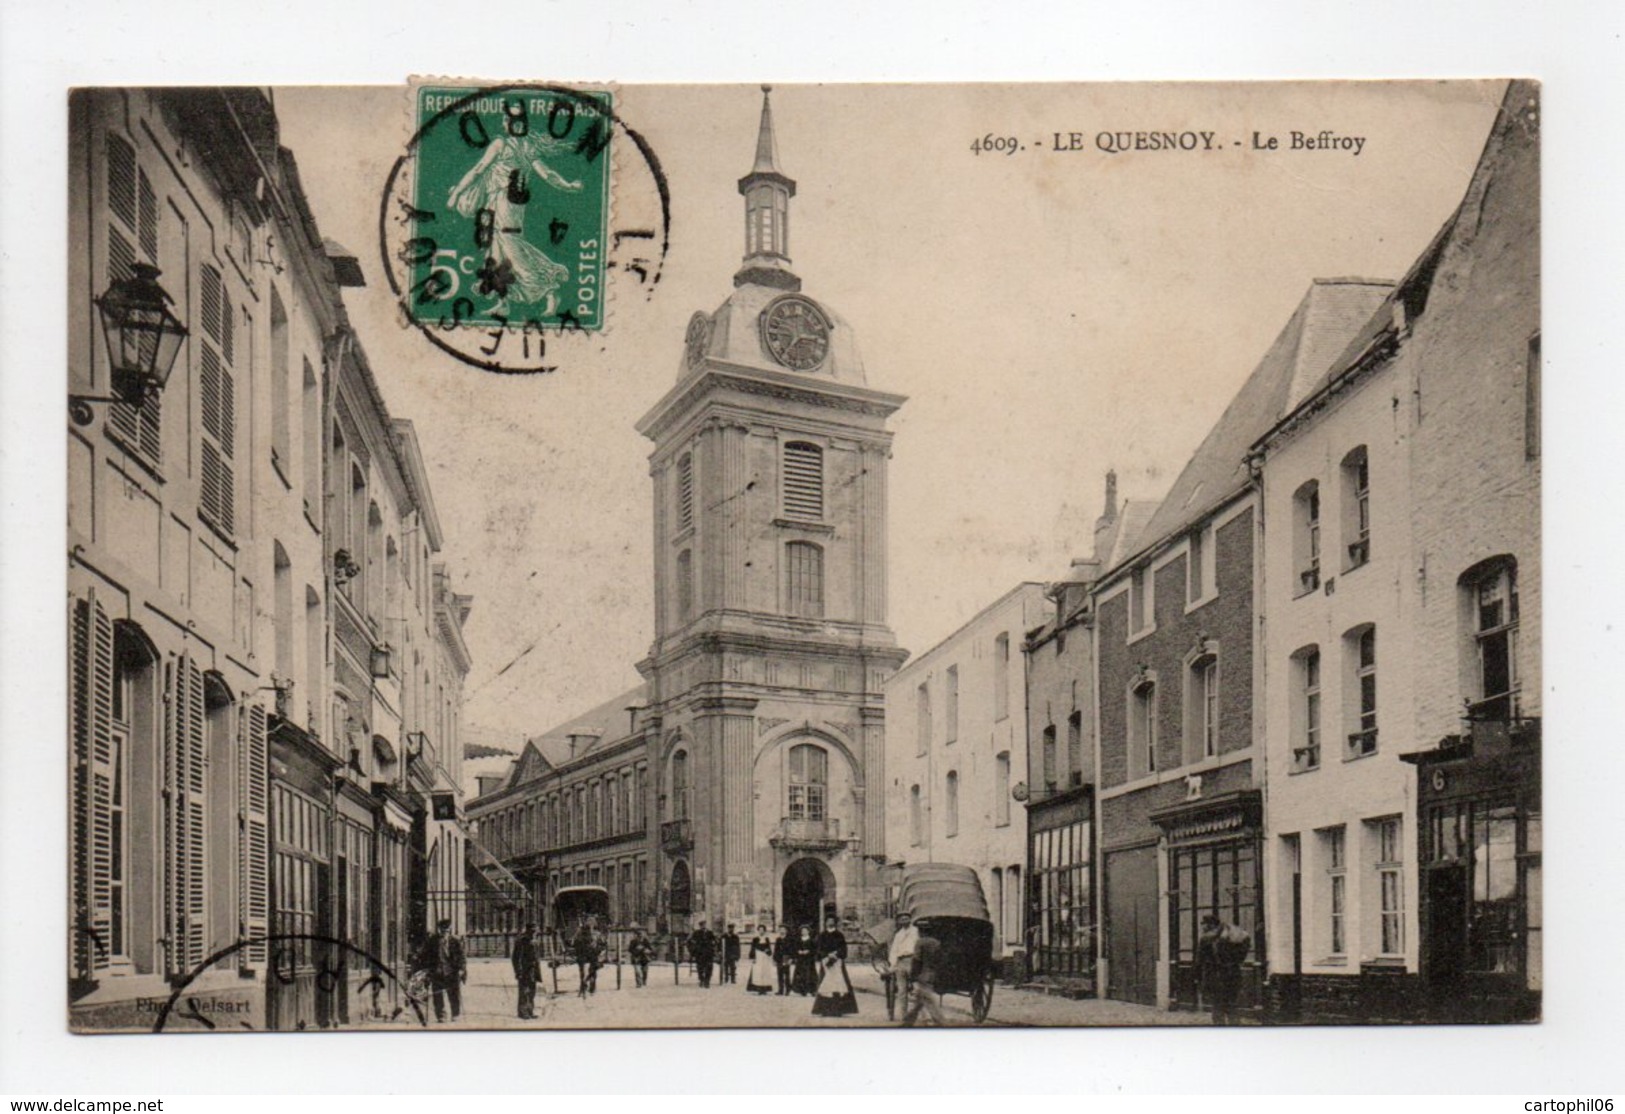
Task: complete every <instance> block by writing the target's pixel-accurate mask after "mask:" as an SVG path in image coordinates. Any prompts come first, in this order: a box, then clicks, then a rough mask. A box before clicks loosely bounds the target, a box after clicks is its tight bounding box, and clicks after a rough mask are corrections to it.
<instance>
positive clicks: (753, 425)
mask: <svg viewBox="0 0 1625 1114" xmlns="http://www.w3.org/2000/svg"><path fill="white" fill-rule="evenodd" d="M68 107H69V122H70V133H69V182H68V198H69V206H68V214H69V217H68V225H69V226H68V233H69V237H68V253H69V267H68V276H69V286H68V292H67V293H68V329H69V335H68V356H69V364H68V375H67V379H68V383H67V390H68V392H69V397H68V407H67V417H68V420H67V422H66V423H65V424H66V430H67V442H68V505H67V508H66V510H67V516H68V527H69V537H68V542H69V547H70V548H69V552H68V554H67V570H68V571H67V578H68V600H67V616H66V618H67V630H68V635H69V638H68V642H69V652H70V660H69V662H68V674H67V676H68V693H69V708H68V736H67V738H66V739H65V740H64V742H65V756H66V762H65V764H64V767H63V768H64V770H65V772H66V775H67V776H66V780H65V791H66V792H67V794H68V800H69V802H70V830H69V832H68V833H67V836H68V841H67V856H66V861H65V868H66V870H67V872H68V877H69V883H70V884H69V908H68V909H67V911H66V918H65V923H66V935H65V939H64V945H65V947H64V953H63V961H64V963H65V964H66V968H67V1005H68V1019H69V1025H70V1027H71V1028H72V1029H73V1030H74V1031H76V1032H84V1033H109V1032H151V1031H181V1030H184V1031H214V1032H245V1031H287V1030H324V1029H347V1030H402V1031H406V1030H421V1029H426V1028H427V1029H435V1028H463V1029H543V1030H545V1029H619V1028H705V1027H735V1028H744V1027H816V1026H865V1027H870V1028H885V1027H917V1026H968V1027H974V1026H1010V1025H1019V1026H1031V1025H1037V1026H1091V1025H1114V1026H1121V1025H1143V1026H1159V1025H1186V1026H1205V1025H1246V1026H1273V1025H1302V1024H1346V1023H1391V1024H1430V1023H1431V1024H1438V1023H1459V1022H1495V1023H1512V1022H1528V1021H1536V1020H1539V1018H1540V1016H1541V970H1542V968H1541V948H1542V928H1543V920H1542V915H1541V910H1542V901H1541V879H1542V873H1541V865H1542V857H1541V854H1542V848H1541V699H1542V692H1541V649H1542V647H1541V637H1540V636H1541V614H1542V612H1541V548H1540V542H1541V510H1540V479H1541V436H1540V431H1541V408H1540V398H1541V392H1540V370H1541V352H1540V274H1539V253H1540V221H1539V177H1540V171H1539V152H1540V142H1539V137H1540V119H1539V90H1538V87H1537V86H1536V85H1535V84H1534V83H1532V82H1528V81H1517V80H1514V81H1507V80H1494V81H1489V80H1486V81H1447V82H1297V83H1222V84H1197V83H1190V84H1178V85H1174V84H1131V83H1121V84H1077V85H1064V84H1054V85H1046V84H1011V85H994V84H988V85H951V84H943V85H820V86H795V85H788V86H776V87H770V86H754V85H691V86H653V85H624V86H620V85H612V84H594V85H582V84H575V83H571V82H569V81H554V80H549V79H534V80H514V81H501V80H496V79H493V80H491V81H488V82H480V81H474V80H467V79H443V78H422V79H415V80H413V81H412V82H410V83H408V84H406V85H402V86H399V87H390V88H385V87H339V86H334V87H289V88H261V87H232V88H204V87H189V88H86V89H78V90H75V91H74V92H73V93H72V94H71V96H70V98H69V105H68ZM741 217H742V218H743V220H742V221H741Z"/></svg>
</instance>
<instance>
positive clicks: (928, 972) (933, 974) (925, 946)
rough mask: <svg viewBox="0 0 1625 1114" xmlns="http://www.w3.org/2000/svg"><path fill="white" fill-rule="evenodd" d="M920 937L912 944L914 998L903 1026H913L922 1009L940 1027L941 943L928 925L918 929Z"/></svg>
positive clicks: (906, 1012) (906, 1013) (941, 1023)
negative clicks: (938, 982)
mask: <svg viewBox="0 0 1625 1114" xmlns="http://www.w3.org/2000/svg"><path fill="white" fill-rule="evenodd" d="M919 931H920V938H919V940H918V942H916V943H915V945H914V976H913V982H914V998H913V1000H912V1001H910V1002H909V1004H908V1009H907V1011H905V1012H904V1014H903V1025H904V1027H905V1028H913V1026H914V1022H915V1021H916V1020H917V1019H918V1018H919V1016H920V1010H921V1009H924V1010H925V1012H926V1013H928V1014H930V1015H931V1018H932V1020H933V1021H935V1022H936V1023H937V1025H938V1026H939V1027H940V1026H941V1025H943V1024H944V1022H943V1020H942V995H941V994H940V993H938V991H937V980H938V978H939V976H940V975H941V973H942V970H941V966H942V945H941V944H940V943H939V942H938V941H937V938H936V937H935V936H932V935H931V929H930V926H929V925H927V926H926V927H925V928H923V929H920V930H919Z"/></svg>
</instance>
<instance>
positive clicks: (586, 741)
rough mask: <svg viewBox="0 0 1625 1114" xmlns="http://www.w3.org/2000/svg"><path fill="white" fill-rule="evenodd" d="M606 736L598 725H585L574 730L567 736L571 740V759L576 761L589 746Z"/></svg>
mask: <svg viewBox="0 0 1625 1114" xmlns="http://www.w3.org/2000/svg"><path fill="white" fill-rule="evenodd" d="M603 737H604V733H603V731H601V730H599V729H598V728H596V727H583V728H582V729H581V730H580V731H572V732H570V734H568V735H566V736H565V738H567V739H569V740H570V759H571V761H574V760H575V759H576V758H577V757H578V756H579V755H581V754H582V753H583V752H584V751H585V750H586V749H587V748H588V747H590V746H592V744H594V743H596V742H597V741H598V740H599V739H601V738H603Z"/></svg>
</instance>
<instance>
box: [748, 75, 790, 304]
mask: <svg viewBox="0 0 1625 1114" xmlns="http://www.w3.org/2000/svg"><path fill="white" fill-rule="evenodd" d="M772 93H773V87H772V86H771V85H764V86H762V122H761V124H760V125H759V126H758V127H757V130H756V160H755V162H753V163H752V164H751V168H750V173H749V174H747V175H745V176H744V177H743V178H741V179H739V192H740V193H741V194H742V195H743V196H744V198H745V261H744V263H743V265H741V267H740V268H739V272H738V273H737V274H735V275H734V285H735V286H744V285H745V284H747V283H754V284H756V285H758V286H772V287H777V288H778V289H781V290H800V289H801V280H800V279H799V278H797V277H796V276H795V275H794V274H793V273H792V272H791V270H790V199H791V198H792V197H794V196H795V195H796V183H795V179H794V178H791V177H790V176H789V175H787V174H785V173H784V172H783V171H782V170H780V169H779V150H778V142H777V140H776V138H775V136H774V133H773V98H772Z"/></svg>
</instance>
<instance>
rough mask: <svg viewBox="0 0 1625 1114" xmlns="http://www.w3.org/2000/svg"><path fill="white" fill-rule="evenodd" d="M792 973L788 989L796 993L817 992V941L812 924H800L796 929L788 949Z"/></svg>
mask: <svg viewBox="0 0 1625 1114" xmlns="http://www.w3.org/2000/svg"><path fill="white" fill-rule="evenodd" d="M790 955H791V963H793V964H794V973H793V974H792V975H791V976H790V989H791V990H793V991H795V992H796V993H797V994H801V995H807V994H816V993H817V992H818V941H817V940H814V939H813V934H812V926H811V925H805V924H804V925H802V926H801V927H800V928H799V929H797V930H796V940H795V944H794V945H793V946H792V947H791V949H790Z"/></svg>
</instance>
